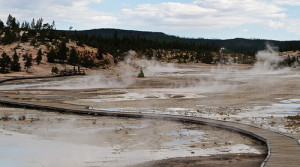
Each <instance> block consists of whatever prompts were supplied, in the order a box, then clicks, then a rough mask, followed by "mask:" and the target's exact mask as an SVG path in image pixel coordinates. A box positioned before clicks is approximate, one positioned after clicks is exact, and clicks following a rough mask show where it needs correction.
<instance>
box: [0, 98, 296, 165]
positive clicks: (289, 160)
mask: <svg viewBox="0 0 300 167" xmlns="http://www.w3.org/2000/svg"><path fill="white" fill-rule="evenodd" d="M0 104H3V105H7V106H12V107H21V108H30V109H40V110H50V111H55V112H63V113H73V114H82V115H94V116H116V117H130V118H146V119H163V120H169V121H179V122H189V123H194V124H202V125H204V124H205V125H209V126H213V127H218V128H222V129H227V130H230V131H234V132H237V133H240V134H243V135H246V136H249V137H251V138H254V139H256V140H258V141H260V142H262V144H264V145H265V146H266V147H267V149H268V155H267V158H266V159H265V161H264V162H263V163H262V164H261V166H262V167H265V166H266V167H299V166H300V145H299V143H298V141H297V140H296V139H294V138H292V137H289V136H286V135H283V134H280V133H276V132H272V131H269V130H265V129H261V128H258V127H254V126H250V125H245V124H240V123H235V122H227V121H219V120H213V119H207V118H200V117H185V116H173V115H154V114H142V113H122V112H111V111H98V110H97V111H95V110H89V109H88V108H87V107H85V106H77V105H71V104H61V103H51V106H50V104H49V103H41V102H30V103H29V102H26V103H25V102H19V101H17V100H11V99H10V100H7V99H4V98H0ZM53 106H55V107H53Z"/></svg>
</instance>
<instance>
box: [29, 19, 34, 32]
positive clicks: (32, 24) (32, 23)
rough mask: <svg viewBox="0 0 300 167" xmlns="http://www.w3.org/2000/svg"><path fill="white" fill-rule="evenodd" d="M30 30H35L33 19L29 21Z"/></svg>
mask: <svg viewBox="0 0 300 167" xmlns="http://www.w3.org/2000/svg"><path fill="white" fill-rule="evenodd" d="M30 28H31V29H32V30H34V29H35V20H34V18H33V19H32V21H31V26H30Z"/></svg>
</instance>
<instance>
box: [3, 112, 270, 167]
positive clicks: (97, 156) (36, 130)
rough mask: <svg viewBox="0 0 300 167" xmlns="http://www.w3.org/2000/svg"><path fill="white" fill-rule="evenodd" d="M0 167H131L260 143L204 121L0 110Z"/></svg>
mask: <svg viewBox="0 0 300 167" xmlns="http://www.w3.org/2000/svg"><path fill="white" fill-rule="evenodd" d="M0 148H1V149H0V166H132V165H136V164H139V163H143V162H147V161H153V160H161V159H168V158H175V157H187V156H188V157H189V156H208V155H214V154H227V153H252V154H261V153H263V152H264V148H263V147H261V146H260V144H259V143H256V142H255V141H253V140H251V139H249V138H247V137H244V136H242V135H239V134H235V133H232V132H228V131H225V130H220V129H215V128H212V127H208V126H199V125H193V124H185V123H178V122H169V121H158V120H144V119H128V118H126V119H125V118H113V117H91V116H77V115H69V114H60V113H53V112H42V111H36V110H24V109H15V108H3V107H1V109H0Z"/></svg>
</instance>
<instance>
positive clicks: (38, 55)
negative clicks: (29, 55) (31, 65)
mask: <svg viewBox="0 0 300 167" xmlns="http://www.w3.org/2000/svg"><path fill="white" fill-rule="evenodd" d="M42 54H43V53H42V50H41V49H39V51H38V53H37V56H36V58H35V61H36V63H37V65H40V63H41V61H42Z"/></svg>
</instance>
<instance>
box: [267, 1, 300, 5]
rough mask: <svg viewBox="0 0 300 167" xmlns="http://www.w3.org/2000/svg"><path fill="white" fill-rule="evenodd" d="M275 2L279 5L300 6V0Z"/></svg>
mask: <svg viewBox="0 0 300 167" xmlns="http://www.w3.org/2000/svg"><path fill="white" fill-rule="evenodd" d="M273 2H274V3H275V4H279V5H290V6H300V1H299V0H274V1H273Z"/></svg>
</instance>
